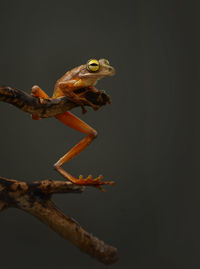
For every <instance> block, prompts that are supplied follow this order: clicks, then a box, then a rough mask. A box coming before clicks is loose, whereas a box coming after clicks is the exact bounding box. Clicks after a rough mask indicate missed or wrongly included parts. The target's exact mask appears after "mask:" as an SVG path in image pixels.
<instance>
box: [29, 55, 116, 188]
mask: <svg viewBox="0 0 200 269" xmlns="http://www.w3.org/2000/svg"><path fill="white" fill-rule="evenodd" d="M114 73H115V69H114V68H113V67H112V66H111V65H110V63H109V61H108V60H106V59H100V60H96V59H91V60H89V61H88V62H87V64H84V65H80V66H78V67H75V68H73V69H72V70H70V71H68V72H67V73H65V74H64V75H63V76H62V77H61V78H60V79H58V80H57V82H56V84H55V88H54V93H53V97H52V98H59V97H62V96H65V97H67V98H68V99H69V100H71V101H73V102H75V103H78V104H79V105H80V106H81V107H82V109H83V113H84V112H85V109H84V98H82V97H81V92H83V91H84V89H87V88H89V89H90V90H92V91H93V92H95V91H98V90H97V89H96V88H95V87H94V86H95V85H96V83H97V81H98V80H99V79H101V78H103V77H107V76H112V75H114ZM31 94H32V95H33V96H35V97H38V98H40V100H41V102H42V98H50V97H49V96H48V95H47V94H46V93H45V92H44V91H43V90H42V89H41V88H40V87H39V86H33V87H32V92H31ZM90 105H91V106H92V107H93V108H94V109H97V108H98V107H96V106H95V105H93V104H90ZM32 118H33V119H39V118H38V117H37V116H32ZM56 118H57V119H58V120H59V121H61V122H62V123H64V124H66V125H68V126H69V127H71V128H74V129H76V130H78V131H80V132H82V133H84V134H86V137H85V138H83V139H82V140H81V141H80V142H79V143H77V144H76V145H75V146H74V147H73V148H71V149H70V150H69V151H68V152H67V153H66V154H65V155H64V156H63V157H61V158H60V159H59V160H58V161H57V162H56V163H55V164H54V168H55V169H56V170H57V171H58V172H59V173H60V174H61V175H62V176H63V177H64V178H65V179H67V180H69V181H71V182H72V183H74V184H79V185H86V186H94V187H97V188H99V189H101V190H103V189H102V188H101V185H106V184H107V185H113V184H114V182H113V181H102V178H103V177H102V175H100V176H98V177H97V178H94V179H93V178H92V176H91V175H89V176H88V177H86V178H83V176H82V175H80V176H79V178H75V177H74V176H72V175H71V174H69V173H68V172H66V171H65V170H64V169H63V168H62V165H63V164H64V163H66V162H67V161H69V160H71V159H72V158H73V157H75V156H76V155H77V154H79V153H80V152H81V151H83V150H84V149H85V148H86V147H87V146H88V145H89V144H90V143H91V142H92V141H93V139H94V138H96V137H97V131H95V130H94V129H93V128H92V127H90V126H89V125H88V124H87V123H85V122H83V121H82V120H81V119H79V118H78V117H76V116H75V115H73V114H72V113H71V112H68V111H67V112H65V113H62V114H59V115H57V116H56Z"/></svg>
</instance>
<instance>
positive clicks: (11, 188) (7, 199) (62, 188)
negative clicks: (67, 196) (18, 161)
mask: <svg viewBox="0 0 200 269" xmlns="http://www.w3.org/2000/svg"><path fill="white" fill-rule="evenodd" d="M83 191H84V187H79V186H77V185H74V184H72V183H70V182H67V181H52V180H42V181H34V182H33V183H30V184H28V183H26V182H24V181H18V180H13V179H6V178H3V177H0V211H2V210H4V209H7V208H9V207H15V208H18V209H21V210H23V211H26V212H28V213H29V214H31V215H33V216H35V217H37V218H38V219H39V220H41V221H42V222H44V223H45V224H47V225H48V226H49V227H50V228H51V229H53V230H54V231H55V232H56V233H58V234H59V235H60V236H62V237H64V238H65V239H67V240H70V241H71V242H72V243H73V244H74V245H75V246H77V247H78V248H79V249H80V250H82V251H84V252H86V253H87V254H89V255H90V256H92V257H93V258H95V259H97V260H99V261H100V262H102V263H105V264H112V263H114V262H116V261H117V260H118V252H117V249H116V248H115V247H113V246H110V245H108V244H106V243H104V242H103V241H101V240H99V239H98V238H97V237H94V236H93V235H91V234H89V233H88V232H86V231H85V230H84V229H83V228H82V227H81V226H80V224H78V223H77V222H76V221H75V220H73V219H71V218H70V217H68V216H67V215H65V214H64V213H62V212H61V211H60V210H59V209H58V208H57V207H56V206H55V204H54V203H53V202H52V201H51V196H52V194H54V193H81V192H83Z"/></svg>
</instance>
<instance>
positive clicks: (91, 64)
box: [86, 59, 99, 72]
mask: <svg viewBox="0 0 200 269" xmlns="http://www.w3.org/2000/svg"><path fill="white" fill-rule="evenodd" d="M86 66H87V70H88V71H89V72H96V71H98V70H99V61H98V60H96V59H91V60H89V61H88V62H87V65H86Z"/></svg>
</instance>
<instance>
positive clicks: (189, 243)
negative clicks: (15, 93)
mask: <svg viewBox="0 0 200 269" xmlns="http://www.w3.org/2000/svg"><path fill="white" fill-rule="evenodd" d="M196 3H197V2H196V1H178V0H177V1H175V0H172V1H159V0H158V1H1V2H0V30H1V41H0V84H2V85H10V86H13V87H16V88H20V89H23V90H25V91H27V92H30V89H31V87H32V85H34V84H38V85H40V86H41V87H42V88H43V89H45V90H46V91H47V93H49V94H51V93H52V91H53V87H54V83H55V81H56V80H57V79H58V78H59V77H60V76H61V75H62V74H63V73H65V72H66V71H67V70H69V69H70V68H72V67H74V66H77V65H80V64H83V63H85V62H86V61H87V60H88V59H89V58H91V57H95V58H108V59H109V61H110V62H111V63H112V65H113V66H115V68H116V71H117V72H116V76H115V77H112V78H107V79H105V80H103V81H101V82H100V83H99V84H98V86H99V88H100V89H105V90H107V91H108V93H109V94H110V95H111V97H112V105H108V106H106V107H103V108H102V109H101V110H99V111H98V112H94V111H92V110H91V109H89V112H88V113H87V114H86V115H84V116H82V115H81V113H80V108H79V109H75V110H74V112H75V113H76V114H77V115H79V116H81V118H82V119H84V120H85V121H86V122H87V123H89V124H90V125H92V126H93V127H94V128H95V129H97V130H98V132H99V137H98V139H97V140H95V141H94V143H93V144H92V145H91V146H90V147H89V148H88V149H87V150H85V151H84V152H83V153H81V154H80V155H79V156H77V157H76V158H75V159H73V160H72V161H71V162H69V163H68V164H67V165H65V168H66V169H68V171H70V172H72V174H73V175H76V176H78V175H79V174H84V175H88V174H90V173H91V174H93V175H98V174H99V173H102V174H103V175H104V176H105V178H106V179H113V180H115V181H116V183H117V184H116V186H115V187H114V188H107V192H106V193H101V192H100V191H98V190H96V189H91V188H88V189H87V190H86V191H85V193H84V194H82V195H75V194H74V195H57V196H55V197H54V201H55V202H56V203H57V205H58V206H59V207H60V208H61V209H62V210H63V211H64V212H66V213H67V214H69V215H70V216H73V217H74V218H75V219H76V220H77V221H79V222H80V223H81V224H82V225H83V227H84V228H86V229H87V230H88V231H90V232H92V233H93V234H95V235H97V236H98V237H100V238H102V239H104V240H105V241H106V242H109V243H111V244H113V245H115V246H117V247H118V249H119V252H120V257H121V259H120V261H119V262H118V263H116V264H115V265H112V267H113V268H128V269H129V268H162V269H163V268H170V269H172V268H181V269H182V268H192V269H195V268H199V267H200V258H199V250H200V232H199V227H200V218H199V214H200V213H199V204H200V198H199V188H200V183H199V177H198V174H197V173H198V170H197V166H198V159H197V157H198V148H197V140H198V130H197V120H198V117H197V115H198V114H197V109H196V108H197V93H196V87H197V85H196V84H197V60H196V59H197V58H196V57H197V6H196ZM0 122H1V127H0V128H1V132H0V160H1V162H0V175H1V176H5V177H8V178H17V179H24V180H27V181H32V180H35V179H44V178H52V179H60V178H61V177H60V176H59V175H58V174H57V173H56V172H55V171H54V170H53V167H52V165H53V163H54V162H55V161H57V160H58V158H59V157H60V156H61V155H62V154H64V153H65V152H66V151H67V150H68V149H69V148H70V147H71V146H72V145H74V144H75V143H76V142H78V141H79V140H80V139H81V138H82V137H83V135H81V134H79V133H78V132H76V131H74V130H71V129H70V128H67V127H65V126H64V125H62V124H60V122H58V121H56V120H55V119H45V120H41V121H32V120H31V118H30V115H28V114H25V113H24V112H21V111H20V110H18V109H16V108H15V107H11V106H9V105H8V104H6V103H0ZM0 234H1V235H0V238H1V241H0V242H1V244H0V255H1V257H0V260H1V264H0V266H1V268H2V269H12V268H20V269H25V268H26V269H27V268H29V269H32V268H37V269H54V268H58V269H62V268H105V266H104V265H102V264H100V263H98V262H97V261H95V260H93V259H91V258H90V257H89V256H87V255H85V254H83V253H81V252H79V250H77V249H76V248H75V247H74V246H73V245H71V243H69V242H67V241H65V240H63V239H62V238H60V237H59V236H58V235H57V234H55V233H54V232H52V231H51V230H50V229H49V228H48V227H46V226H45V225H43V224H42V223H40V222H39V221H38V220H36V219H35V218H33V217H31V216H29V215H27V214H26V213H24V212H20V211H17V210H15V209H10V210H8V211H5V212H3V213H1V214H0Z"/></svg>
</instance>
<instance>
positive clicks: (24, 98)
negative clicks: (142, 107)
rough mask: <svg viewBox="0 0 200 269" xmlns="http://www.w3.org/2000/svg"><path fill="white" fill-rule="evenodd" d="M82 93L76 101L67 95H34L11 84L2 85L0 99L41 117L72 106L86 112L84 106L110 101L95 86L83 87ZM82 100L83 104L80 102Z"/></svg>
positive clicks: (104, 103)
mask: <svg viewBox="0 0 200 269" xmlns="http://www.w3.org/2000/svg"><path fill="white" fill-rule="evenodd" d="M82 90H83V92H82V93H80V94H81V96H79V97H80V101H79V102H78V103H74V102H72V101H70V100H69V99H67V98H66V97H59V98H55V99H53V98H50V99H45V98H43V99H42V101H41V98H37V97H34V96H32V95H30V94H28V93H26V92H24V91H21V90H19V89H14V88H12V87H9V86H2V87H0V101H2V102H6V103H9V104H11V105H13V106H16V107H17V108H19V109H21V110H23V111H24V112H27V113H30V114H32V115H34V116H37V117H40V118H50V117H55V116H56V115H58V114H61V113H64V112H66V111H68V110H71V109H72V108H75V107H78V106H81V107H82V111H83V112H84V113H85V112H86V109H85V108H84V106H90V107H92V108H93V109H95V110H97V109H99V108H100V107H101V106H103V105H106V104H107V103H110V97H109V96H108V95H107V94H106V93H105V92H104V91H99V90H97V89H95V88H93V89H91V88H85V89H82ZM81 102H82V105H81V104H80V103H81Z"/></svg>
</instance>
